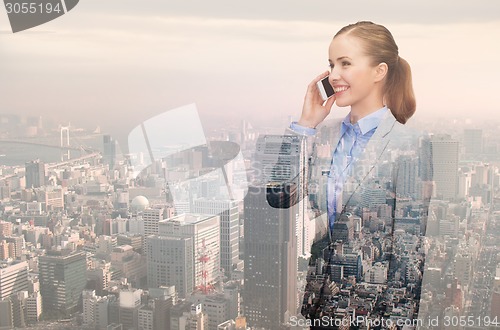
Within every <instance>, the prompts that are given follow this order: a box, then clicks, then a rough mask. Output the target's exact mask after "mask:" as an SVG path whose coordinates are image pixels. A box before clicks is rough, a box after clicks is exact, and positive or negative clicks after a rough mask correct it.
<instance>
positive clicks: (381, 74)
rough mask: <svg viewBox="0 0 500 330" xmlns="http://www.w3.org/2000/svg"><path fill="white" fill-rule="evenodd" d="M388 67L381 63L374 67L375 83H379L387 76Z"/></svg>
mask: <svg viewBox="0 0 500 330" xmlns="http://www.w3.org/2000/svg"><path fill="white" fill-rule="evenodd" d="M388 69H389V68H388V66H387V64H386V63H385V62H382V63H379V64H378V65H377V66H376V67H375V71H374V72H375V77H374V78H375V81H376V82H379V81H382V80H383V79H384V78H385V76H386V75H387V70H388Z"/></svg>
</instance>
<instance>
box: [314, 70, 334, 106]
mask: <svg viewBox="0 0 500 330" xmlns="http://www.w3.org/2000/svg"><path fill="white" fill-rule="evenodd" d="M316 85H318V89H319V93H320V94H321V97H322V98H323V100H325V101H326V100H328V99H329V98H330V97H331V96H332V95H333V94H335V91H334V90H333V87H332V85H330V82H329V81H328V76H326V77H325V78H323V79H321V80H320V81H318V82H317V83H316Z"/></svg>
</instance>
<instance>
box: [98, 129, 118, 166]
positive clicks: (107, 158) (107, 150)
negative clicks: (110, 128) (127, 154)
mask: <svg viewBox="0 0 500 330" xmlns="http://www.w3.org/2000/svg"><path fill="white" fill-rule="evenodd" d="M102 143H103V149H104V152H103V159H102V161H103V163H104V164H106V165H109V170H110V171H112V170H113V169H114V168H115V162H116V145H117V142H116V140H115V139H113V138H112V137H111V136H110V135H104V136H103V137H102Z"/></svg>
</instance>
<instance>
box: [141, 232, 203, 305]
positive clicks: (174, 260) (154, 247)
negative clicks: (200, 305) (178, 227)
mask: <svg viewBox="0 0 500 330" xmlns="http://www.w3.org/2000/svg"><path fill="white" fill-rule="evenodd" d="M146 244H147V249H146V250H147V251H148V252H147V267H148V272H147V273H148V286H149V287H150V288H158V287H160V286H171V285H175V290H176V291H177V293H178V295H179V297H181V298H186V297H189V295H190V294H191V293H192V292H193V290H194V287H193V286H194V258H195V255H194V251H193V240H192V238H191V237H165V236H158V235H150V236H148V237H147V238H146Z"/></svg>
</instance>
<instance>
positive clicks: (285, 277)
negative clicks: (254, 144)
mask: <svg viewBox="0 0 500 330" xmlns="http://www.w3.org/2000/svg"><path fill="white" fill-rule="evenodd" d="M290 189H291V188H290V187H289V186H287V184H286V183H281V184H274V185H269V184H268V185H260V186H250V187H249V188H248V194H247V195H246V197H245V201H244V204H245V213H244V214H245V273H244V278H245V285H244V288H243V304H244V311H245V316H246V318H247V320H248V323H249V325H251V326H256V327H263V328H265V329H280V328H281V327H282V325H283V324H284V323H285V322H287V318H288V317H289V316H290V315H295V314H296V312H297V303H296V302H297V248H296V236H295V215H296V212H297V210H296V207H297V205H294V206H290V201H289V198H290V196H289V195H288V194H287V191H290ZM268 201H269V202H268ZM270 204H271V205H273V206H275V207H277V208H274V207H272V206H270Z"/></svg>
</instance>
